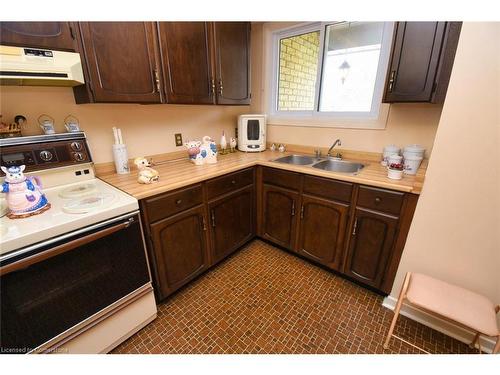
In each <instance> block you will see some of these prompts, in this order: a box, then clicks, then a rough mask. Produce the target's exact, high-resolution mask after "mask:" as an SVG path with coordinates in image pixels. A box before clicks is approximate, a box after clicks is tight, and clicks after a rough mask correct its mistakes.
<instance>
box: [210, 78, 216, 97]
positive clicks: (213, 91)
mask: <svg viewBox="0 0 500 375" xmlns="http://www.w3.org/2000/svg"><path fill="white" fill-rule="evenodd" d="M210 87H211V93H212V96H215V79H213V78H210Z"/></svg>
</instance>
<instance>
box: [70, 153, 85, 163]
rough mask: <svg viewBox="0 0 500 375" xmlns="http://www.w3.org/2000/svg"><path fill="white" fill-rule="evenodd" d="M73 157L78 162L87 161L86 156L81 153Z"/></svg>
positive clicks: (74, 154)
mask: <svg viewBox="0 0 500 375" xmlns="http://www.w3.org/2000/svg"><path fill="white" fill-rule="evenodd" d="M73 157H74V158H75V160H76V161H84V160H85V155H84V154H82V153H81V152H74V153H73Z"/></svg>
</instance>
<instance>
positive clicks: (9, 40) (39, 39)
mask: <svg viewBox="0 0 500 375" xmlns="http://www.w3.org/2000/svg"><path fill="white" fill-rule="evenodd" d="M0 44H5V45H11V46H20V47H35V48H48V49H56V50H70V51H71V50H75V34H74V33H73V30H72V29H71V25H70V23H69V22H3V21H2V22H0Z"/></svg>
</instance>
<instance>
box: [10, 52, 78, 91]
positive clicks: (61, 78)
mask: <svg viewBox="0 0 500 375" xmlns="http://www.w3.org/2000/svg"><path fill="white" fill-rule="evenodd" d="M84 83H85V80H84V78H83V70H82V61H81V60H80V54H79V53H75V52H63V51H53V50H47V49H39V48H30V47H11V46H1V45H0V85H10V86H78V85H83V84H84Z"/></svg>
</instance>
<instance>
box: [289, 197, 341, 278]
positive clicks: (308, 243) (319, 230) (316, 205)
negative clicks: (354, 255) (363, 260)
mask: <svg viewBox="0 0 500 375" xmlns="http://www.w3.org/2000/svg"><path fill="white" fill-rule="evenodd" d="M348 213H349V205H348V204H344V203H339V202H333V201H329V200H325V199H319V198H315V197H311V196H308V195H303V196H302V206H301V208H300V227H299V233H300V235H299V246H298V251H299V253H300V254H303V255H305V256H307V257H308V258H311V259H313V260H315V261H317V262H320V263H322V264H324V265H326V266H328V267H330V268H333V269H335V270H340V263H341V261H342V249H343V247H344V237H345V232H346V228H347V217H348Z"/></svg>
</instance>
